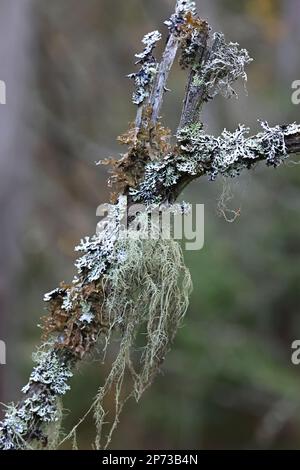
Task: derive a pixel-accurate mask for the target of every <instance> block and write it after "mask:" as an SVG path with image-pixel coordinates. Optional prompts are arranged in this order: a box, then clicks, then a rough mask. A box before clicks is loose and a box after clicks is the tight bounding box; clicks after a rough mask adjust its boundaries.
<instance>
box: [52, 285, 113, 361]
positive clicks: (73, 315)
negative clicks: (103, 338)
mask: <svg viewBox="0 0 300 470" xmlns="http://www.w3.org/2000/svg"><path fill="white" fill-rule="evenodd" d="M72 288H73V289H74V287H73V286H72V287H70V288H69V290H70V291H71V289H72ZM66 293H67V290H66V291H65V294H64V293H63V292H62V293H61V294H59V295H57V296H56V297H55V298H54V299H52V300H51V301H50V302H49V307H48V315H47V316H46V317H45V318H43V340H44V341H46V340H48V339H49V338H50V337H53V336H54V337H56V340H55V347H56V348H57V349H64V350H68V351H69V352H70V353H72V354H73V355H74V356H75V357H78V358H80V359H81V358H82V357H83V356H84V355H85V354H86V353H88V352H89V351H90V349H91V347H92V346H93V345H94V344H95V342H96V341H97V338H98V337H99V335H100V334H101V333H103V334H105V333H106V332H107V331H108V330H109V327H110V325H109V320H108V317H107V315H106V314H105V312H104V309H103V302H104V298H105V294H104V288H103V286H102V284H101V282H100V281H98V282H93V283H90V284H88V285H86V286H82V287H81V291H80V293H79V295H77V298H76V300H75V301H73V306H72V309H71V310H69V311H67V310H66V309H64V308H63V302H64V298H65V295H66ZM85 306H88V307H89V308H90V314H91V321H89V322H87V321H84V320H83V319H82V315H83V308H84V307H85Z"/></svg>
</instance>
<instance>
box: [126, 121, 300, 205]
mask: <svg viewBox="0 0 300 470" xmlns="http://www.w3.org/2000/svg"><path fill="white" fill-rule="evenodd" d="M261 125H262V128H263V132H260V133H259V134H257V135H256V136H254V137H249V132H250V130H249V128H247V127H245V126H243V125H240V126H239V127H238V129H236V130H235V131H234V132H229V131H228V130H226V129H224V131H223V132H222V134H221V135H220V136H219V137H215V136H212V135H208V134H206V133H205V132H204V131H203V127H202V124H193V125H191V126H188V127H186V128H183V129H181V130H180V131H179V132H178V133H177V140H178V146H179V150H180V152H179V153H177V154H172V153H171V154H168V155H167V156H165V157H164V158H162V160H160V161H156V162H151V163H149V164H148V165H147V167H146V171H145V178H144V180H143V182H142V183H141V184H140V185H139V187H138V188H135V189H132V190H131V195H132V197H133V199H134V200H135V201H143V202H145V203H146V204H159V203H161V202H162V200H163V199H164V198H165V197H167V196H168V193H172V188H173V187H174V186H176V184H177V183H178V181H179V180H180V178H181V177H182V176H184V175H188V176H190V177H191V178H193V177H196V176H200V175H201V174H207V175H208V176H209V178H210V179H211V180H214V179H216V177H217V176H218V175H223V176H227V177H235V176H237V175H239V174H240V172H241V171H242V170H243V169H245V168H250V167H251V166H253V165H254V163H256V162H257V161H260V160H264V161H265V162H266V164H267V165H268V166H270V165H272V166H275V167H276V166H278V165H280V164H281V163H282V162H283V161H284V160H285V159H286V158H287V156H288V155H287V150H286V145H285V138H286V137H287V136H289V135H293V134H297V133H299V132H300V126H299V125H297V124H290V125H288V126H275V127H270V126H269V125H268V123H266V122H262V123H261Z"/></svg>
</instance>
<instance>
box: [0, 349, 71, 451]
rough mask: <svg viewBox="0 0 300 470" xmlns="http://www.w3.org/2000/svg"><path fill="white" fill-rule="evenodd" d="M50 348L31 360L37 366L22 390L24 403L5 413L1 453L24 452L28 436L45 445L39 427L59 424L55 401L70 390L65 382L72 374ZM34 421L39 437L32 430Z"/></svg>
mask: <svg viewBox="0 0 300 470" xmlns="http://www.w3.org/2000/svg"><path fill="white" fill-rule="evenodd" d="M49 347H50V349H49V350H47V351H38V353H37V354H36V355H35V357H34V360H35V362H36V363H37V365H36V367H35V368H34V369H33V371H32V373H31V375H30V378H29V382H28V384H27V385H26V386H25V387H23V389H22V392H23V393H24V399H23V400H22V401H21V402H20V404H19V405H18V406H15V405H13V404H12V405H10V406H9V407H8V409H7V411H6V414H5V417H4V420H3V421H2V423H1V426H0V449H3V450H9V449H26V448H28V445H27V443H26V440H27V438H28V436H29V435H31V434H32V438H34V437H38V438H39V440H40V441H43V440H44V441H46V440H47V439H46V436H44V435H43V429H42V426H43V425H45V424H49V423H56V422H58V421H59V417H60V415H59V411H58V406H57V400H58V397H59V396H62V395H64V394H65V393H66V392H67V391H68V390H69V389H70V386H69V385H68V381H69V379H70V378H71V377H72V375H73V374H72V371H71V363H70V362H68V361H67V360H66V358H64V357H63V356H62V355H58V353H56V352H55V351H54V350H53V349H51V345H50V346H49ZM34 385H36V387H34ZM35 390H36V391H35ZM37 421H38V422H39V423H40V426H39V435H38V434H37V430H36V429H34V428H33V425H34V423H36V422H37Z"/></svg>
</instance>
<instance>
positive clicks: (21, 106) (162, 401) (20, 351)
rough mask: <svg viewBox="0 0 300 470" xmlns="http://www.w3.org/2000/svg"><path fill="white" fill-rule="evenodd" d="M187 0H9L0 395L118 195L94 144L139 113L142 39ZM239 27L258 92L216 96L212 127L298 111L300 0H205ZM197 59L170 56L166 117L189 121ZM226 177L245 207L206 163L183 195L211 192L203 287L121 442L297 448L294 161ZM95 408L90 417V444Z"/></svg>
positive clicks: (224, 25) (230, 29) (92, 378)
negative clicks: (47, 298) (224, 211)
mask: <svg viewBox="0 0 300 470" xmlns="http://www.w3.org/2000/svg"><path fill="white" fill-rule="evenodd" d="M174 3H175V0H126V1H124V0H115V1H111V0H87V1H82V0H52V1H51V2H49V1H47V0H1V2H0V39H1V40H0V79H2V80H6V82H7V105H6V106H1V107H0V240H1V250H0V312H1V317H0V337H1V339H2V340H5V341H6V344H7V365H6V366H1V368H0V373H1V391H0V395H1V396H0V400H1V401H11V400H17V399H18V398H19V397H20V392H19V388H20V386H21V385H22V384H24V383H25V382H26V381H27V377H28V374H29V372H30V370H31V368H32V361H31V352H32V350H33V349H34V348H35V345H36V344H37V343H38V341H39V337H40V330H39V329H38V328H37V327H36V325H37V324H38V323H39V321H40V317H41V316H42V315H43V313H44V312H43V309H44V305H43V301H42V298H43V293H44V292H47V291H49V290H51V289H52V288H54V287H56V286H57V285H58V284H59V282H60V281H61V280H65V281H68V280H70V279H71V278H72V276H73V272H74V270H73V260H74V259H75V253H74V251H73V247H74V245H76V244H77V242H78V240H79V239H80V238H81V237H82V236H84V235H87V234H92V233H94V230H95V226H96V223H97V218H96V215H95V211H96V207H97V206H98V205H99V204H100V203H102V202H106V201H107V200H108V194H109V191H108V189H107V186H106V178H107V173H106V171H107V170H106V167H95V165H94V162H95V161H97V160H99V159H100V158H105V157H107V156H112V155H118V154H119V153H120V152H122V148H121V147H120V146H119V145H118V144H117V142H116V136H118V135H119V134H121V133H122V132H123V131H125V130H126V128H127V126H128V122H129V121H132V120H133V119H134V114H135V108H134V106H133V105H132V104H131V92H132V83H131V82H130V80H128V79H126V78H125V75H126V74H128V73H130V72H132V71H134V58H133V56H134V53H135V52H139V51H140V50H141V43H140V40H141V38H142V37H143V35H144V34H146V33H147V32H149V31H152V30H154V29H160V30H161V31H164V33H165V34H166V28H165V27H164V26H163V25H162V22H163V21H164V20H165V19H167V18H168V17H169V15H170V13H171V12H172V10H173V7H174ZM197 4H198V8H199V12H200V14H201V15H202V16H203V17H204V18H207V19H208V21H209V22H210V24H211V26H212V27H213V29H214V30H221V31H223V32H224V33H225V34H226V37H227V40H232V41H237V42H239V43H240V44H241V45H242V46H243V47H246V48H248V50H249V52H250V55H251V56H252V57H253V58H254V59H255V61H254V62H253V63H252V64H251V65H250V67H248V86H247V88H248V96H246V95H245V93H244V90H243V86H242V85H241V86H239V87H238V92H239V100H236V99H232V100H230V101H227V100H224V99H223V98H221V97H217V98H216V99H215V101H214V102H213V103H210V104H209V105H207V106H206V107H205V113H204V117H205V122H206V125H207V128H208V130H209V132H211V133H219V132H220V131H221V130H222V129H223V127H227V128H228V129H229V130H232V129H234V128H235V127H236V126H237V125H238V124H239V123H240V122H241V123H245V124H246V125H249V126H251V129H252V130H253V132H256V131H257V130H258V127H259V125H258V123H257V119H258V118H260V119H266V120H268V121H269V122H270V124H275V123H282V124H283V123H286V122H293V121H295V120H298V122H299V115H300V112H299V111H300V105H299V106H296V105H293V104H292V102H291V93H292V91H291V83H292V81H294V80H296V79H300V54H299V49H300V27H299V18H300V2H299V0H284V1H283V0H240V1H234V0H222V1H221V0H213V1H211V0H198V1H197ZM185 80H186V73H185V72H183V71H181V70H180V68H179V66H177V67H175V69H174V71H173V73H172V75H171V79H170V83H169V85H170V88H171V89H172V93H169V94H168V95H167V97H166V101H165V106H164V109H163V115H164V117H165V119H166V121H167V124H168V125H169V127H171V128H172V129H173V130H174V132H175V129H176V126H177V125H178V121H179V116H180V109H181V102H182V97H183V92H184V86H185ZM229 183H230V186H229V187H228V186H225V189H226V191H227V193H228V192H231V193H232V195H233V198H232V200H230V201H228V205H229V207H230V208H232V209H234V210H236V209H241V215H240V217H239V218H237V220H236V221H235V222H234V223H228V222H226V220H225V219H224V217H222V216H220V211H219V209H218V207H219V205H220V204H219V203H218V201H220V198H221V194H222V192H223V191H224V182H223V181H218V182H215V183H210V182H208V181H207V180H206V179H205V178H204V179H201V180H199V181H197V182H195V183H194V184H193V186H192V187H190V188H188V189H187V190H186V191H185V194H184V195H183V198H184V200H186V201H190V202H198V203H204V204H205V222H206V225H205V246H204V248H203V249H202V250H201V251H199V252H187V253H186V262H187V264H188V266H189V267H190V270H191V273H192V276H193V282H194V292H193V294H192V298H191V304H190V308H189V311H188V314H187V316H186V319H185V322H184V325H183V328H181V330H180V332H179V334H178V336H177V339H176V342H175V344H174V347H173V350H172V351H171V352H170V354H169V355H168V357H167V360H166V362H165V364H164V366H163V370H162V374H161V375H160V376H159V377H158V378H157V379H156V381H155V383H154V384H153V386H152V387H151V388H150V389H149V390H148V391H147V392H146V394H145V396H144V397H143V399H142V400H141V402H140V403H139V404H136V403H135V402H130V403H129V404H128V405H127V406H126V408H125V410H124V412H123V415H122V419H121V423H120V425H119V428H118V430H117V432H116V433H115V435H114V439H113V442H112V447H113V448H123V449H125V448H141V449H145V448H148V449H151V448H153V449H162V448H167V449H168V448H169V449H184V448H186V449H193V448H197V449H215V448H233V449H240V448H274V449H276V448H300V368H299V367H300V366H299V367H297V366H294V365H292V364H291V343H292V341H293V340H294V339H300V306H299V300H300V293H299V292H300V290H299V286H300V268H299V261H300V243H299V235H300V233H299V230H300V229H299V221H300V167H299V166H298V167H297V166H293V165H286V166H285V167H281V168H280V169H278V170H276V171H275V170H273V169H270V168H269V169H267V168H265V167H263V166H261V167H258V168H256V169H255V171H251V172H247V173H245V174H244V175H243V176H242V177H240V178H239V179H238V180H237V181H233V182H229ZM105 372H106V371H105V370H104V368H103V366H102V365H101V364H100V363H98V362H95V363H92V364H91V363H86V364H83V365H82V366H81V368H80V370H79V372H78V374H77V375H76V377H75V378H74V379H73V381H72V391H71V393H69V395H68V396H67V397H66V399H65V402H64V404H65V407H66V408H67V409H68V410H71V412H70V413H69V414H68V415H67V418H66V421H65V428H66V429H70V428H71V426H72V425H74V424H76V422H77V421H78V419H79V418H80V417H81V415H82V414H83V413H84V411H85V410H86V409H87V407H88V406H89V404H90V402H91V399H92V397H93V396H94V395H95V393H96V390H97V387H98V386H99V385H100V384H101V383H102V381H103V378H104V374H105ZM92 438H93V425H92V420H88V421H87V422H86V423H85V424H84V425H82V427H81V428H80V432H79V444H80V447H81V448H90V446H91V442H92Z"/></svg>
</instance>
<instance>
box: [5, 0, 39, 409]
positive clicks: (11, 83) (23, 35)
mask: <svg viewBox="0 0 300 470" xmlns="http://www.w3.org/2000/svg"><path fill="white" fill-rule="evenodd" d="M31 23H32V18H31V0H22V1H16V0H15V1H11V0H2V1H1V4H0V75H1V76H0V79H1V80H4V81H5V83H6V93H7V97H6V99H7V103H6V105H0V142H1V145H0V213H1V224H0V239H1V250H0V338H1V339H2V340H3V341H5V342H6V348H7V351H6V352H7V358H6V359H7V365H6V366H4V365H2V366H1V367H0V401H6V400H7V398H8V396H9V397H10V399H11V398H12V397H14V395H15V393H16V390H17V388H16V387H15V386H14V385H15V383H16V380H17V378H16V376H15V373H14V372H13V371H15V367H13V366H12V364H13V362H14V361H15V360H16V349H17V348H16V344H17V341H16V337H17V336H18V329H19V326H20V323H21V318H22V311H17V308H16V305H17V304H16V299H17V297H18V293H17V273H18V270H19V268H20V265H21V263H20V259H21V245H22V231H23V228H24V223H25V216H26V209H27V206H28V203H29V196H28V192H27V191H28V180H29V175H30V148H29V147H30V142H29V136H28V133H27V131H26V129H25V128H24V124H23V123H24V116H23V113H24V112H25V109H24V108H25V103H26V95H27V93H26V82H27V77H28V65H29V64H30V60H29V58H30V52H29V45H30V41H29V38H30V33H31V30H32V24H31Z"/></svg>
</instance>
